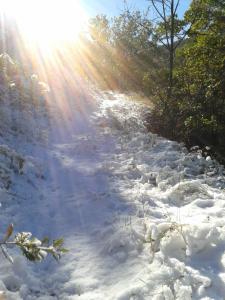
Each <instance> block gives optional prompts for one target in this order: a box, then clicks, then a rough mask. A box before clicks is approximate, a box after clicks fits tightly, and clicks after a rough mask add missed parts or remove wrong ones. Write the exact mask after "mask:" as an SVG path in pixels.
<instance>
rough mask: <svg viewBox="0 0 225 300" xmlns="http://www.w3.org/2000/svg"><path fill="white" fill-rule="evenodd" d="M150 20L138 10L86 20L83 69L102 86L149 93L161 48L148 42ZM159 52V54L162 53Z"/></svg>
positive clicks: (150, 34) (150, 41)
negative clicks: (84, 62) (111, 16)
mask: <svg viewBox="0 0 225 300" xmlns="http://www.w3.org/2000/svg"><path fill="white" fill-rule="evenodd" d="M152 30H153V27H152V23H151V22H150V20H148V18H147V17H146V16H145V14H143V13H141V12H140V11H133V12H129V11H125V12H123V13H121V14H120V15H119V16H117V17H114V18H112V19H108V18H107V17H106V16H104V15H98V16H96V17H95V18H93V19H91V20H90V26H89V33H90V39H83V42H84V49H85V52H86V56H85V60H86V61H87V63H86V65H85V68H86V69H85V72H86V73H88V78H89V79H90V80H92V81H94V82H95V83H97V84H98V85H100V86H101V87H103V88H107V89H110V88H111V89H122V90H133V91H138V90H139V91H142V90H144V92H145V93H148V94H150V93H152V90H153V87H154V85H153V84H152V86H151V87H150V85H148V82H150V81H151V82H152V83H153V82H154V81H155V78H159V76H157V72H158V70H159V69H160V68H159V65H162V64H163V59H161V54H162V52H161V50H160V49H156V48H157V47H156V46H155V45H153V42H152V34H153V32H152ZM162 56H163V55H162Z"/></svg>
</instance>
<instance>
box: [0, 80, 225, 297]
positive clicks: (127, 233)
mask: <svg viewBox="0 0 225 300" xmlns="http://www.w3.org/2000/svg"><path fill="white" fill-rule="evenodd" d="M34 79H35V78H34ZM66 88H67V98H66V97H65V99H64V102H65V103H61V104H60V103H58V105H57V101H52V104H51V107H50V109H49V113H50V121H49V122H47V121H45V120H44V119H43V120H42V119H40V116H39V117H38V119H36V120H33V119H32V120H30V122H31V123H29V124H30V128H29V126H28V129H27V127H26V128H24V129H23V135H22V134H20V135H18V139H16V138H15V137H11V136H8V137H7V138H6V137H4V136H2V137H1V144H2V145H1V148H0V150H1V149H3V150H4V151H5V152H7V157H8V162H7V161H6V160H5V158H4V157H2V154H1V153H2V152H1V151H0V152H1V153H0V163H3V162H4V163H5V165H6V171H7V170H8V171H7V172H8V173H7V172H6V173H7V174H9V176H10V179H11V181H12V183H11V184H10V187H9V188H8V189H6V187H5V186H4V184H3V185H1V190H0V192H1V218H0V226H1V228H2V229H4V228H6V227H7V225H8V224H9V223H12V222H13V223H14V224H15V228H16V230H17V231H31V232H32V233H33V234H34V235H35V236H37V237H38V238H41V237H43V236H46V235H48V236H49V237H50V238H56V237H61V236H62V237H64V239H65V246H66V248H68V249H69V250H70V251H69V253H68V254H65V255H64V256H63V257H62V259H61V261H60V262H59V264H57V263H56V262H55V261H54V260H52V258H50V257H48V258H47V259H46V261H44V262H42V263H41V264H37V265H34V264H32V263H29V262H27V261H25V259H24V258H22V257H21V255H19V254H18V252H16V251H15V250H14V249H9V251H10V253H11V254H12V255H13V256H14V259H15V262H14V264H13V265H10V264H9V262H8V261H5V260H4V257H3V256H2V255H1V269H0V290H1V291H4V293H5V294H4V295H5V297H6V299H18V300H19V299H26V300H34V299H39V300H51V299H52V300H53V299H60V300H61V299H65V300H71V299H73V300H76V299H79V300H103V299H104V300H106V299H107V300H143V299H146V300H148V299H149V300H150V299H151V300H152V299H153V300H172V299H180V300H184V299H187V300H189V299H201V300H210V299H211V300H212V299H216V300H219V299H221V300H222V299H224V295H225V218H224V216H225V201H224V200H225V193H224V189H225V177H224V170H223V167H222V166H220V165H219V164H218V163H217V162H216V161H214V160H213V159H211V157H206V159H205V158H204V157H203V156H202V155H201V153H199V152H198V151H197V152H194V151H193V152H192V153H188V152H187V150H186V149H185V147H184V146H183V145H182V144H178V143H176V142H173V141H169V140H166V139H163V138H161V137H158V136H157V135H155V134H152V133H150V132H147V131H146V128H145V126H144V123H143V119H144V115H145V113H147V112H148V108H147V107H146V106H145V105H144V104H140V103H139V104H135V103H134V102H129V101H128V100H127V99H126V97H125V96H124V95H121V94H117V93H112V92H107V93H106V92H105V93H103V92H99V91H97V90H95V89H93V88H91V87H89V86H87V85H86V84H85V83H83V82H79V88H80V90H81V91H82V92H79V93H75V92H74V90H73V88H71V87H69V86H68V87H66ZM51 97H53V98H54V94H53V93H52V94H51ZM53 100H54V99H53ZM20 118H21V116H20ZM38 120H39V122H40V124H39V126H38V128H37V127H35V124H38ZM40 120H41V121H40ZM26 130H27V131H26ZM27 132H29V133H30V134H31V132H34V133H33V134H31V136H30V138H29V140H27V139H26V138H24V139H23V138H22V136H27ZM32 136H33V137H35V140H36V142H35V143H34V139H32V138H31V137H32ZM37 136H42V137H43V136H45V138H44V139H39V142H37V138H36V137H37ZM15 139H16V141H15ZM10 157H13V158H14V160H13V162H14V164H15V168H14V169H13V168H10V165H9V164H10ZM18 157H22V158H24V160H25V162H24V166H23V167H22V172H19V171H18V170H17V169H18V163H17V160H16V158H18ZM7 164H8V165H7ZM3 177H4V176H3ZM4 178H5V177H4ZM4 178H3V179H4ZM2 182H3V183H4V180H3V181H1V184H2Z"/></svg>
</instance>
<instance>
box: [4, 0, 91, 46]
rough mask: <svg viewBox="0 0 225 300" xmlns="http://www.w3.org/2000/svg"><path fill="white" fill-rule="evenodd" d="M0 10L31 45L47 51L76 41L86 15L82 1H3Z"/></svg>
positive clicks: (83, 25)
mask: <svg viewBox="0 0 225 300" xmlns="http://www.w3.org/2000/svg"><path fill="white" fill-rule="evenodd" d="M0 2H1V9H3V12H4V14H5V15H7V16H9V17H10V18H12V19H14V20H15V21H16V23H17V26H18V29H19V33H20V35H21V36H22V38H23V39H24V41H25V42H26V43H27V45H29V46H37V47H38V48H39V49H41V50H42V51H43V50H47V49H50V48H52V47H53V48H54V47H55V46H59V45H60V44H62V43H63V42H74V41H76V40H77V38H78V36H79V33H80V32H81V31H82V30H83V29H84V28H85V25H86V22H87V16H86V14H85V11H84V10H83V8H82V7H81V5H80V2H79V0H20V1H18V0H2V1H0Z"/></svg>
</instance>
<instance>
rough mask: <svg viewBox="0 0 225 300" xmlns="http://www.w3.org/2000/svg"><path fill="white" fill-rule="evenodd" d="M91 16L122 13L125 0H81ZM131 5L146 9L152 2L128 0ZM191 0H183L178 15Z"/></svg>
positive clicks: (180, 14)
mask: <svg viewBox="0 0 225 300" xmlns="http://www.w3.org/2000/svg"><path fill="white" fill-rule="evenodd" d="M80 2H81V3H82V4H83V5H84V6H85V7H86V8H87V10H88V12H89V14H90V15H91V16H93V15H96V14H106V15H108V16H115V15H118V14H120V12H122V10H123V8H124V1H123V0H98V1H96V0H81V1H80ZM127 2H128V4H129V6H130V7H131V8H134V9H140V10H143V9H145V8H146V7H147V6H148V4H149V3H150V2H149V1H147V0H128V1H127ZM190 3H191V0H181V1H180V5H179V11H178V15H179V16H180V17H181V16H182V15H183V14H184V12H185V11H186V10H187V8H188V6H189V5H190Z"/></svg>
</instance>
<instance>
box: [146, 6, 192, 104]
mask: <svg viewBox="0 0 225 300" xmlns="http://www.w3.org/2000/svg"><path fill="white" fill-rule="evenodd" d="M149 2H151V4H152V6H153V8H154V9H155V11H156V12H157V15H158V17H159V19H160V21H159V22H158V23H157V26H156V29H155V37H154V38H155V41H156V42H159V43H161V44H162V45H163V46H164V47H165V48H166V50H167V51H168V52H169V78H168V98H171V96H172V89H173V84H174V78H173V72H174V58H175V52H176V49H177V48H178V46H179V45H180V44H181V42H182V41H183V40H184V38H185V36H186V34H187V30H185V22H184V21H182V20H178V18H177V10H178V7H179V4H180V0H149Z"/></svg>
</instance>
